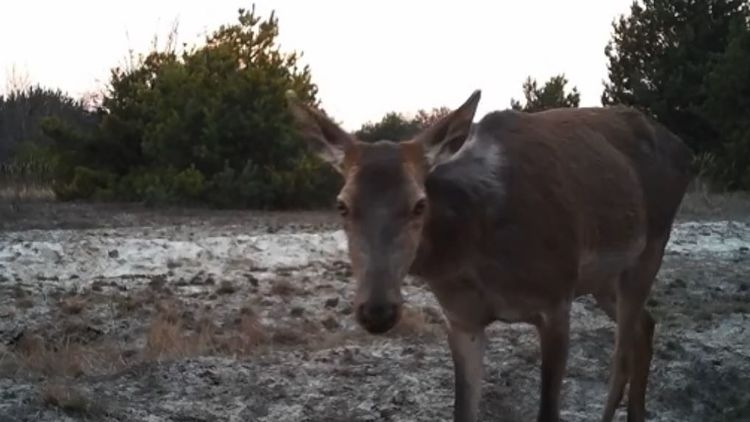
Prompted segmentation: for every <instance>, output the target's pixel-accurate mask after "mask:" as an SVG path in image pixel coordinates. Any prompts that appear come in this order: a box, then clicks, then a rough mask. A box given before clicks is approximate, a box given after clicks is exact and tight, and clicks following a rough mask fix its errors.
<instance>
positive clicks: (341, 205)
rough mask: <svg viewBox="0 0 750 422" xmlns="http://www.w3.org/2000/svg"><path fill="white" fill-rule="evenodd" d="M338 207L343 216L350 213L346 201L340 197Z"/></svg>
mask: <svg viewBox="0 0 750 422" xmlns="http://www.w3.org/2000/svg"><path fill="white" fill-rule="evenodd" d="M336 209H337V210H338V212H339V214H341V216H342V217H343V216H346V215H347V214H349V207H347V206H346V204H345V203H344V201H342V200H340V199H339V200H337V201H336Z"/></svg>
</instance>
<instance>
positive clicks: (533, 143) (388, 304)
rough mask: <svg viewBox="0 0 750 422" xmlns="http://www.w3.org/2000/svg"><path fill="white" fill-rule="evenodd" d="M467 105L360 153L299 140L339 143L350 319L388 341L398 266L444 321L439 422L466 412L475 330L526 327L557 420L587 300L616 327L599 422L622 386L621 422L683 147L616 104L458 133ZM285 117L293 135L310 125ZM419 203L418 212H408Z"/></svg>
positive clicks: (678, 194) (475, 368) (684, 161)
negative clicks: (421, 284)
mask: <svg viewBox="0 0 750 422" xmlns="http://www.w3.org/2000/svg"><path fill="white" fill-rule="evenodd" d="M478 99H479V97H478V93H475V94H474V95H472V97H470V98H469V100H467V101H466V102H465V103H464V104H463V105H462V106H461V107H459V108H458V109H456V110H455V111H454V112H453V113H451V114H449V115H447V116H446V117H444V118H443V119H441V120H440V121H438V122H437V123H435V124H434V125H433V126H431V127H430V128H428V129H426V130H425V131H424V132H422V133H421V134H419V135H417V137H415V138H414V139H413V140H411V141H408V142H401V143H393V142H379V143H376V144H373V145H365V144H362V143H360V142H359V141H357V140H355V139H354V138H352V137H351V136H350V135H346V134H343V132H335V131H330V130H329V131H328V132H329V133H335V134H336V135H335V136H337V138H336V139H332V140H328V139H327V138H326V137H325V136H322V137H321V136H320V135H319V134H318V133H317V132H314V131H313V132H310V131H309V130H308V131H304V130H303V134H304V135H305V136H306V138H307V139H310V140H313V141H314V144H321V143H325V142H329V145H343V147H342V151H344V152H345V153H344V154H341V155H343V156H344V157H345V158H343V161H344V162H345V163H346V165H345V166H343V167H344V168H345V169H349V170H344V171H342V174H343V176H344V178H345V180H346V183H345V188H344V190H343V191H342V197H341V199H342V201H343V202H344V207H346V209H349V210H350V211H351V212H349V213H347V214H346V215H345V218H344V226H345V228H346V232H347V236H348V238H349V242H350V243H349V250H350V256H351V258H352V266H353V269H354V274H355V278H356V279H357V281H358V293H357V299H356V301H357V304H358V305H359V306H358V313H357V316H358V320H359V322H360V323H361V324H362V325H363V326H364V327H365V328H366V329H368V331H370V332H373V333H381V332H385V331H388V330H389V329H390V328H391V327H392V326H393V325H395V323H396V321H397V320H398V310H399V309H400V302H401V296H400V282H401V279H402V278H403V277H404V275H405V274H406V273H407V270H408V272H409V273H411V274H414V275H416V276H419V277H422V278H423V279H424V280H425V281H426V282H427V283H428V285H429V286H430V288H431V290H432V291H433V293H434V294H435V296H436V297H437V299H438V301H439V302H440V304H441V306H442V308H443V310H444V313H445V314H446V316H447V318H448V321H449V323H450V334H449V345H450V347H451V352H452V355H453V358H454V368H455V377H456V379H455V382H456V384H455V388H456V402H455V408H454V420H455V421H463V422H473V421H475V420H476V418H477V415H478V405H479V395H480V392H479V391H480V388H479V386H480V384H481V377H482V365H481V357H482V355H483V348H484V344H485V343H486V340H485V337H484V329H485V327H486V326H487V325H488V324H490V323H492V322H494V321H506V322H527V323H531V324H534V325H535V326H536V327H537V328H538V331H539V335H540V340H541V345H542V365H541V370H542V385H541V400H540V408H539V414H538V420H539V421H557V420H559V410H560V401H559V397H560V390H561V387H562V379H563V377H564V372H565V362H566V359H567V350H568V339H569V313H570V305H571V302H572V300H573V299H574V298H576V297H578V296H581V295H584V294H592V295H594V297H595V298H596V299H597V302H598V303H599V304H600V306H601V307H602V308H603V309H604V310H605V311H606V312H607V314H608V315H610V316H611V317H612V318H613V319H616V320H617V323H618V331H617V341H616V345H615V353H614V356H613V366H612V372H611V378H610V388H609V394H608V399H607V404H606V406H605V408H604V411H603V415H602V421H604V422H609V421H610V420H611V419H612V417H613V414H614V410H615V408H616V407H617V405H618V404H619V401H620V400H621V397H622V392H623V389H624V386H625V385H626V384H627V383H628V380H629V381H630V386H631V387H630V388H631V390H630V399H629V403H628V418H629V421H643V418H644V414H645V410H644V409H645V404H644V403H645V389H646V383H647V378H648V369H649V364H650V359H651V347H652V346H651V341H652V340H651V337H652V334H653V325H654V321H653V318H652V317H651V315H650V314H649V313H648V312H647V311H646V310H644V308H643V306H644V302H645V300H646V298H647V296H648V294H649V291H650V289H651V285H652V283H653V281H654V277H655V275H656V272H657V271H658V268H659V266H660V264H661V259H662V255H663V251H664V247H665V246H666V242H667V241H668V239H669V233H670V230H671V226H672V222H673V219H674V216H675V214H676V212H677V208H678V206H679V203H680V201H681V200H682V197H683V195H684V193H685V189H686V187H687V185H688V183H689V181H690V178H691V175H690V172H689V163H690V156H691V154H690V152H689V150H688V149H687V148H686V147H685V146H684V144H683V143H682V141H681V140H680V139H679V138H677V137H676V136H675V135H673V134H671V133H670V132H669V131H667V129H665V128H664V127H662V126H661V125H659V124H658V123H656V122H654V121H653V120H651V119H649V118H647V117H646V116H644V115H642V114H641V113H639V112H637V111H635V110H632V109H628V108H624V107H612V108H583V109H556V110H550V111H545V112H541V113H534V114H526V113H519V112H515V111H503V112H494V113H490V114H488V115H487V116H485V117H484V118H483V119H481V121H480V122H479V123H478V124H477V125H476V126H475V127H473V128H472V126H471V117H472V116H473V114H474V111H475V110H476V104H477V102H478ZM293 107H298V108H297V109H296V110H297V114H296V115H297V116H298V117H300V118H301V119H302V120H301V123H304V124H306V125H307V126H304V125H302V127H307V128H309V127H314V126H315V125H314V124H311V122H310V119H313V120H314V119H319V118H320V117H319V116H316V115H315V114H314V112H309V113H308V114H305V113H304V106H300V105H298V104H297V105H295V104H294V103H293ZM300 110H303V111H302V112H300ZM329 124H330V123H329V122H326V121H323V122H322V123H319V125H320V126H321V127H326V126H327V125H329ZM472 129H473V130H472ZM467 139H468V141H467ZM462 145H463V146H462ZM459 147H461V149H460V150H459V151H458V152H457V153H455V155H453V156H452V158H450V159H448V160H447V161H446V160H445V158H446V157H450V156H451V154H452V153H454V152H455V151H456V150H458V149H459ZM441 151H447V152H448V153H447V154H443V153H441ZM333 156H334V157H336V155H335V154H334V155H333ZM327 157H328V158H329V159H330V157H331V155H328V156H327ZM324 158H325V156H324ZM332 165H334V166H340V163H339V162H336V161H332ZM352 169H356V171H355V170H352ZM424 196H426V198H427V207H426V209H425V211H424V212H423V213H413V214H411V215H410V214H409V212H410V209H411V207H413V206H414V204H415V201H418V200H419V198H420V197H424Z"/></svg>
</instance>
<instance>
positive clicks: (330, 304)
mask: <svg viewBox="0 0 750 422" xmlns="http://www.w3.org/2000/svg"><path fill="white" fill-rule="evenodd" d="M338 304H339V298H338V297H332V298H329V299H327V300H326V302H325V305H324V306H325V307H326V308H335V307H336V306H338Z"/></svg>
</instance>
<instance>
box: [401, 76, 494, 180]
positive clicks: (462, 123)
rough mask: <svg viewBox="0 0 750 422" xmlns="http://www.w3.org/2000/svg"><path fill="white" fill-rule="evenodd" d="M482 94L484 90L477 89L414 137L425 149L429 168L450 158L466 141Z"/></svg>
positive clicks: (414, 140)
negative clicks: (458, 105) (460, 103)
mask: <svg viewBox="0 0 750 422" xmlns="http://www.w3.org/2000/svg"><path fill="white" fill-rule="evenodd" d="M481 96H482V91H480V90H475V91H474V92H473V93H472V94H471V96H469V98H468V99H467V100H466V101H465V102H464V103H463V104H462V105H461V106H460V107H458V108H457V109H455V110H453V111H452V112H450V113H448V114H447V115H445V116H444V117H443V118H441V119H440V120H438V121H437V122H435V123H433V124H432V125H431V126H430V127H428V128H427V129H424V130H423V131H422V132H420V133H419V134H417V136H415V137H414V139H413V142H416V143H419V144H421V145H422V147H423V149H424V152H425V158H426V160H427V165H428V168H432V167H434V166H435V165H437V164H439V163H441V162H443V161H445V160H446V159H448V158H450V157H451V156H452V155H453V154H454V153H455V152H456V151H458V150H459V148H461V146H462V145H463V144H464V142H466V139H467V138H468V137H469V133H470V131H471V126H472V123H473V120H474V114H476V111H477V105H478V104H479V99H480V98H481Z"/></svg>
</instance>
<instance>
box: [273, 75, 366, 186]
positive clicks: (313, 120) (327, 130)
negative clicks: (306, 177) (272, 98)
mask: <svg viewBox="0 0 750 422" xmlns="http://www.w3.org/2000/svg"><path fill="white" fill-rule="evenodd" d="M286 99H287V104H288V106H289V111H290V112H291V114H292V118H293V120H294V124H295V127H296V129H297V130H298V131H299V134H300V135H301V136H302V138H303V139H304V140H305V141H306V142H307V143H308V145H309V146H310V147H311V148H312V150H313V152H314V153H315V154H317V155H318V157H320V158H322V159H323V160H324V161H326V162H327V163H328V164H330V165H331V166H333V168H335V169H336V170H337V171H338V172H339V173H342V174H343V172H344V170H343V163H344V154H345V153H346V151H347V150H348V149H349V148H351V147H352V146H353V145H354V138H353V137H352V136H351V135H349V134H348V133H347V132H346V131H345V130H343V129H342V128H340V127H339V126H338V125H337V124H336V123H334V122H333V121H332V120H331V119H330V118H328V117H327V116H325V115H324V114H323V113H321V112H320V111H318V110H315V109H313V108H312V107H310V106H308V105H307V104H304V103H303V102H302V101H300V99H299V98H298V97H297V95H296V94H295V93H294V91H292V90H289V91H287V92H286Z"/></svg>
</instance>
